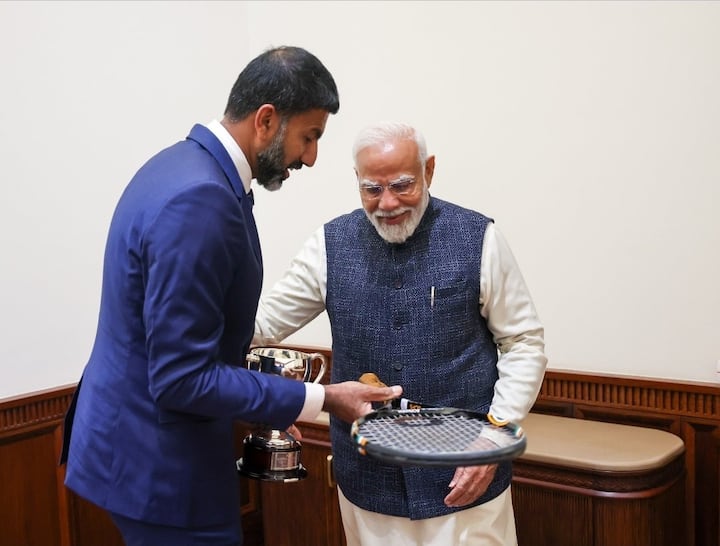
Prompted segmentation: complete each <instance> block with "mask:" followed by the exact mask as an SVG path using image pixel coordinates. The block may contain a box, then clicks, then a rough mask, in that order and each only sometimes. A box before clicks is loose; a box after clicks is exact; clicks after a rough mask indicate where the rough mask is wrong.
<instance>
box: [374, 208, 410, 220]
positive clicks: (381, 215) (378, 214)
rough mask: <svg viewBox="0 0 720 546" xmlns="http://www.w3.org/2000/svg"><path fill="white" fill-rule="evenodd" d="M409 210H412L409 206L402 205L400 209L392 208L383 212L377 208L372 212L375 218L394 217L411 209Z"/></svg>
mask: <svg viewBox="0 0 720 546" xmlns="http://www.w3.org/2000/svg"><path fill="white" fill-rule="evenodd" d="M411 210H412V208H411V207H403V208H402V209H400V210H394V211H392V212H384V211H381V210H378V211H375V212H374V213H373V216H375V218H395V217H396V216H400V215H401V214H405V213H406V212H408V211H411Z"/></svg>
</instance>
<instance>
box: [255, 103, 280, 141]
mask: <svg viewBox="0 0 720 546" xmlns="http://www.w3.org/2000/svg"><path fill="white" fill-rule="evenodd" d="M254 121H255V134H256V135H257V137H258V138H259V139H260V140H262V141H267V140H270V139H272V137H273V136H274V135H275V131H276V130H277V127H278V126H279V116H278V114H277V110H275V107H274V106H273V105H272V104H263V105H262V106H260V108H258V109H257V110H256V111H255V119H254Z"/></svg>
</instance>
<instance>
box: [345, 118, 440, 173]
mask: <svg viewBox="0 0 720 546" xmlns="http://www.w3.org/2000/svg"><path fill="white" fill-rule="evenodd" d="M394 139H405V140H414V141H415V143H416V144H417V148H418V159H419V160H420V165H421V166H422V168H423V169H424V168H425V162H426V161H427V146H426V145H425V137H424V136H423V135H422V133H421V132H420V131H418V130H417V129H415V128H414V127H412V126H410V125H408V124H407V123H402V122H398V121H381V122H378V123H374V124H372V125H368V126H367V127H365V128H364V129H362V130H361V131H360V132H359V133H358V135H357V136H356V137H355V143H354V144H353V149H352V154H353V162H354V164H355V168H356V169H357V166H358V165H357V157H358V154H359V153H360V151H361V150H364V149H365V148H368V147H370V146H375V145H376V144H381V143H383V142H386V141H388V140H394Z"/></svg>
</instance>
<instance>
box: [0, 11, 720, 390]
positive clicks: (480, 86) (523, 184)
mask: <svg viewBox="0 0 720 546" xmlns="http://www.w3.org/2000/svg"><path fill="white" fill-rule="evenodd" d="M718 28H720V3H716V2H588V3H586V2H540V1H535V2H528V3H524V2H498V3H495V2H426V1H421V2H410V1H403V2H377V3H375V2H365V1H363V2H349V1H338V2H329V1H321V2H295V1H293V2H157V3H155V2H117V3H115V2H77V3H76V2H49V3H44V2H0V77H1V78H2V85H1V86H0V120H1V121H2V123H0V150H2V151H1V152H0V153H1V154H2V162H1V163H0V169H1V170H2V181H1V182H0V228H1V229H0V241H2V249H3V257H2V268H0V332H1V333H0V367H1V368H2V382H0V398H2V397H4V396H11V395H14V394H20V393H25V392H29V391H33V390H37V389H42V388H46V387H52V386H57V385H60V384H65V383H72V382H75V381H76V380H77V379H78V377H79V374H80V372H81V370H82V366H83V365H84V362H85V360H86V359H87V356H88V354H89V351H90V348H91V344H92V340H93V336H94V330H95V320H96V317H97V308H98V303H99V287H100V275H101V263H102V252H103V245H104V239H105V234H106V231H107V226H108V223H109V219H110V215H111V214H112V210H113V207H114V205H115V202H116V200H117V198H118V196H119V194H120V192H121V191H122V189H123V187H124V186H125V184H126V183H127V181H128V180H129V178H130V177H131V176H132V174H133V173H134V172H135V170H136V169H137V168H138V167H139V166H140V164H141V163H142V162H143V161H145V160H146V159H147V158H148V157H149V156H150V155H152V154H153V153H155V152H156V151H158V150H159V149H160V148H161V147H164V146H166V145H169V144H171V143H173V142H175V141H177V140H179V139H182V138H184V136H185V134H186V133H187V131H188V130H189V128H190V127H191V125H192V124H193V123H195V122H206V121H209V120H210V119H212V118H214V117H218V116H220V115H221V114H222V110H223V108H224V106H225V101H226V98H227V93H228V91H229V89H230V86H231V85H232V83H233V81H234V79H235V77H236V75H237V72H238V71H239V70H240V69H241V68H242V67H243V66H244V64H245V63H246V62H247V61H248V60H249V59H250V58H251V57H253V56H254V55H256V54H257V53H258V52H259V51H261V50H262V49H264V48H266V47H268V46H271V45H281V44H294V45H301V46H304V47H306V48H308V49H309V50H311V51H312V52H314V53H315V54H317V55H318V57H320V58H321V59H322V60H323V61H324V62H325V64H326V65H327V66H328V68H330V70H331V71H332V72H333V74H334V75H335V77H336V80H337V83H338V86H339V88H340V93H341V109H340V113H339V114H338V115H337V116H334V117H333V118H332V119H331V120H330V121H329V123H328V128H327V132H326V136H325V137H324V138H323V140H322V141H321V145H320V156H319V160H318V163H317V165H316V166H315V167H314V168H313V169H309V170H303V171H302V172H301V173H297V174H295V175H293V178H292V179H291V180H290V181H289V182H288V183H287V184H286V187H285V188H283V190H282V191H281V192H279V193H275V194H269V193H267V192H264V191H262V190H259V191H257V192H256V203H257V204H256V207H255V210H256V215H257V220H258V224H259V229H260V231H261V237H262V240H263V251H264V256H265V265H266V284H267V285H269V284H270V283H272V281H274V280H275V279H277V277H278V276H279V275H280V274H281V273H282V270H283V269H284V268H285V267H286V266H287V264H288V263H289V260H290V259H291V257H292V255H293V254H294V253H295V252H296V251H297V249H298V248H299V247H300V245H301V244H302V242H303V240H304V239H305V238H306V236H308V235H309V234H310V233H311V232H312V230H314V229H315V228H316V227H318V226H319V225H320V224H321V223H322V222H324V221H326V220H328V219H330V218H332V217H333V216H335V215H337V214H340V213H343V212H346V211H348V210H350V209H352V208H355V207H356V206H357V205H358V199H357V193H356V190H355V189H354V185H353V176H352V167H351V158H350V146H351V143H352V138H353V136H354V134H355V133H356V131H357V130H358V129H359V128H360V127H361V126H363V125H365V124H366V123H368V122H371V121H375V120H378V119H385V118H395V119H403V120H407V121H410V122H412V123H414V124H416V125H417V126H418V127H419V128H421V129H422V130H423V131H424V132H425V134H426V137H427V140H428V145H429V148H430V151H431V152H434V153H435V154H436V155H437V169H436V175H435V180H434V183H433V188H432V189H433V194H434V195H436V196H438V197H441V198H445V199H449V200H453V201H455V202H457V203H459V204H462V205H465V206H468V207H471V208H475V209H477V210H480V211H482V212H484V213H486V214H488V215H490V216H492V217H494V218H495V219H496V221H497V225H498V226H499V228H500V229H501V230H502V231H503V233H504V234H505V235H506V237H507V238H508V240H509V241H510V244H511V245H512V247H513V249H514V252H515V255H516V257H517V259H518V261H519V263H520V265H521V267H522V269H523V272H524V274H525V277H526V280H527V282H528V284H529V286H530V288H531V290H532V293H533V295H534V298H535V302H536V305H537V307H538V310H539V312H540V315H541V318H542V319H543V321H544V323H545V326H546V339H547V350H548V355H549V357H550V366H551V367H552V368H555V369H563V368H567V369H575V370H583V371H591V372H606V373H618V374H629V375H639V376H650V377H660V378H667V379H685V380H691V381H715V380H716V373H715V369H716V365H717V361H718V360H720V314H719V313H718V310H719V309H720V288H719V287H718V281H717V279H720V252H719V251H718V249H719V248H720V219H719V217H718V214H717V213H716V210H715V209H716V208H717V207H718V206H720V153H719V152H720V150H719V147H720V146H719V144H718V143H720V106H719V104H720V101H718V100H717V97H718V96H720V71H719V70H718V66H720V33H718V32H717V29H718ZM290 341H294V342H297V343H302V344H315V345H323V346H329V345H330V335H329V328H328V326H327V320H326V318H325V317H324V316H323V317H320V318H319V319H318V320H316V321H315V322H314V323H312V324H311V325H309V326H308V327H307V328H306V329H305V330H304V331H302V332H300V333H298V334H296V335H295V336H293V337H292V338H291V339H290Z"/></svg>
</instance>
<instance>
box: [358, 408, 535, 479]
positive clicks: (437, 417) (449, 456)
mask: <svg viewBox="0 0 720 546" xmlns="http://www.w3.org/2000/svg"><path fill="white" fill-rule="evenodd" d="M350 434H351V436H352V439H353V441H354V442H355V444H356V445H357V448H358V451H359V452H360V454H362V455H369V456H371V457H373V458H375V459H377V460H379V461H381V462H385V463H389V464H396V465H413V466H443V467H457V466H475V465H484V464H495V463H499V462H502V461H508V460H512V459H515V458H516V457H518V456H520V455H522V454H523V453H524V452H525V448H526V446H527V439H526V437H525V432H524V431H523V429H522V427H520V426H519V425H517V424H515V423H507V424H504V425H496V424H493V423H492V422H491V421H490V420H489V419H488V416H487V414H485V413H479V412H473V411H468V410H461V409H457V408H418V409H381V410H377V411H373V412H371V413H369V414H367V415H365V416H364V417H361V418H360V419H357V420H356V421H355V422H354V423H353V425H352V428H351V431H350Z"/></svg>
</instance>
